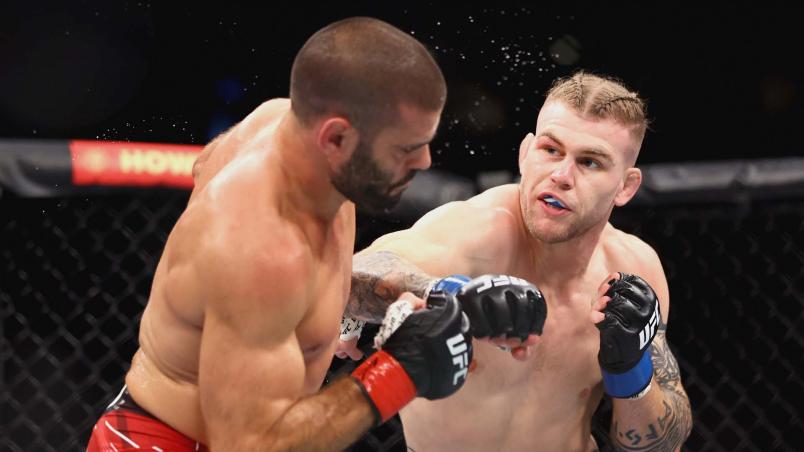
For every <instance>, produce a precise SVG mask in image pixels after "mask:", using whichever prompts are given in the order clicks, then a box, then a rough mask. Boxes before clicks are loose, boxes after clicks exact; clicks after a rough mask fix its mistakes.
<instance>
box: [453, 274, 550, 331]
mask: <svg viewBox="0 0 804 452" xmlns="http://www.w3.org/2000/svg"><path fill="white" fill-rule="evenodd" d="M457 297H458V300H459V301H460V302H461V307H462V308H463V311H464V312H465V313H466V315H467V316H469V322H470V324H471V328H470V333H471V334H472V336H473V337H478V338H480V337H492V338H496V337H501V336H505V337H506V338H514V337H516V338H519V339H521V340H522V341H523V342H524V341H525V340H526V339H527V338H528V336H529V335H531V334H542V329H543V328H544V321H545V319H546V318H547V303H546V302H545V299H544V296H542V293H541V292H540V291H539V289H537V288H536V286H534V285H533V284H531V283H529V282H527V281H525V280H524V279H522V278H517V277H515V276H507V275H483V276H479V277H477V278H474V279H472V280H470V281H469V282H467V283H466V284H464V285H463V286H462V287H461V288H460V290H459V291H458V293H457Z"/></svg>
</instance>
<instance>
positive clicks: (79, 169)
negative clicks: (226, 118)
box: [69, 140, 203, 189]
mask: <svg viewBox="0 0 804 452" xmlns="http://www.w3.org/2000/svg"><path fill="white" fill-rule="evenodd" d="M69 148H70V156H71V159H72V182H73V184H74V185H78V186H81V185H101V186H109V187H115V186H116V187H126V186H166V187H176V188H187V189H192V187H193V174H192V171H193V163H194V162H195V159H196V157H197V156H198V153H199V152H201V150H202V149H203V146H192V145H180V144H164V143H137V142H112V141H85V140H73V141H70V143H69Z"/></svg>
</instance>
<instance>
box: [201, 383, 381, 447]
mask: <svg viewBox="0 0 804 452" xmlns="http://www.w3.org/2000/svg"><path fill="white" fill-rule="evenodd" d="M374 421H375V414H374V411H373V409H372V407H371V405H370V402H369V401H368V399H367V398H366V396H365V395H364V394H363V392H362V390H361V389H360V386H359V384H358V383H357V382H355V381H354V380H353V379H351V378H348V377H345V378H340V379H338V380H335V381H334V382H332V384H330V385H329V386H328V387H327V388H325V389H323V390H321V391H319V392H318V393H316V394H314V395H311V396H308V397H305V398H302V399H299V400H298V401H297V402H296V403H294V404H293V405H291V406H290V408H288V409H287V411H285V413H284V414H283V415H282V416H281V417H280V418H279V419H278V420H277V421H276V422H275V423H274V424H273V425H271V426H270V427H268V428H267V429H266V430H265V431H264V432H263V433H262V434H254V435H237V437H236V438H230V439H229V441H225V442H223V443H222V444H218V446H219V447H220V448H216V447H214V446H213V447H212V448H211V450H213V452H214V451H216V450H250V451H276V450H293V451H341V450H345V449H346V448H348V447H349V446H350V445H351V444H353V443H354V442H356V441H357V440H358V439H360V437H361V436H363V435H364V434H365V433H366V432H367V431H368V430H369V429H370V428H371V427H372V426H373V425H374Z"/></svg>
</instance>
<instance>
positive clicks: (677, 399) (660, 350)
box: [610, 325, 692, 451]
mask: <svg viewBox="0 0 804 452" xmlns="http://www.w3.org/2000/svg"><path fill="white" fill-rule="evenodd" d="M665 330H666V325H660V327H659V332H658V333H657V334H656V337H655V338H654V340H653V343H652V344H651V348H650V353H651V359H652V361H653V381H652V382H651V385H652V388H651V390H650V391H649V393H648V394H647V395H646V396H645V397H644V398H643V399H639V400H623V399H615V401H614V407H613V408H614V412H613V416H612V426H611V432H610V434H611V437H612V440H613V443H614V446H615V448H616V449H617V450H622V451H636V450H639V451H646V450H651V451H674V450H679V449H680V448H681V445H682V444H683V443H684V441H685V440H686V439H687V437H688V436H689V434H690V430H691V429H692V412H691V410H690V401H689V398H688V397H687V394H686V392H685V391H684V387H683V386H682V385H681V375H680V372H679V368H678V362H677V361H676V359H675V357H674V356H673V353H672V352H671V351H670V347H669V346H668V344H667V340H666V336H665Z"/></svg>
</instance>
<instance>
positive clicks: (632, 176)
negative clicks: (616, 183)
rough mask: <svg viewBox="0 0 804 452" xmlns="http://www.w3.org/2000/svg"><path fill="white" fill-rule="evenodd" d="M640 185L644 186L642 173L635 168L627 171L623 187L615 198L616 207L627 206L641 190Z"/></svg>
mask: <svg viewBox="0 0 804 452" xmlns="http://www.w3.org/2000/svg"><path fill="white" fill-rule="evenodd" d="M640 185H642V171H641V170H640V169H639V168H634V167H631V168H628V169H627V170H625V177H624V178H623V186H622V188H621V189H620V192H619V193H617V196H615V197H614V205H616V206H617V207H620V206H624V205H626V204H627V203H628V201H630V200H631V198H633V197H634V195H635V194H636V192H637V190H639V186H640Z"/></svg>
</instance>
